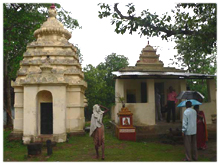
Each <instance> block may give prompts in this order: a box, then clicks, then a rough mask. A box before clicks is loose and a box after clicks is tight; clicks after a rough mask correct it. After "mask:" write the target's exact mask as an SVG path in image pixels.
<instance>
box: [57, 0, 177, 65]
mask: <svg viewBox="0 0 220 165" xmlns="http://www.w3.org/2000/svg"><path fill="white" fill-rule="evenodd" d="M100 2H105V3H108V4H110V5H114V3H115V2H119V5H118V8H119V9H120V10H121V9H124V12H122V13H123V14H126V7H125V5H127V4H128V3H130V2H131V1H121V0H117V1H115V2H113V1H109V2H108V1H99V0H92V1H88V0H87V1H86V0H80V1H73V2H72V1H70V2H68V3H66V1H60V2H59V3H60V4H61V6H62V7H63V8H64V9H65V10H67V11H71V12H72V17H73V18H74V19H77V20H78V22H79V24H80V26H82V29H75V30H73V32H72V38H71V39H70V40H69V42H71V43H73V44H74V45H75V44H77V45H78V47H79V48H80V51H81V53H82V55H83V62H82V66H83V67H85V66H86V65H88V64H92V65H93V66H97V65H98V64H99V63H100V62H104V58H105V57H106V56H107V55H110V54H111V53H116V54H118V55H124V56H125V57H127V58H128V59H129V65H130V66H134V65H135V64H136V61H137V60H139V55H140V53H141V51H142V49H143V48H144V47H145V46H146V45H147V42H148V40H149V42H150V45H151V46H154V47H155V48H156V47H157V54H160V60H162V61H163V62H164V65H165V66H168V64H170V63H171V61H169V59H170V58H173V55H174V54H176V52H177V51H176V50H174V46H175V43H174V42H167V41H165V40H162V39H161V38H160V37H154V38H149V39H148V38H147V37H146V36H142V37H141V38H140V36H139V35H138V32H134V33H133V34H132V35H130V34H129V33H128V32H126V33H125V34H124V35H121V34H117V33H116V32H114V29H115V25H111V23H110V22H111V18H110V17H109V18H103V19H100V18H99V17H98V11H100V7H99V6H98V5H97V4H98V3H100ZM134 4H135V8H136V11H137V12H138V13H141V11H142V10H146V9H149V10H150V12H152V13H154V12H156V13H157V14H159V15H162V14H163V13H165V12H168V11H169V12H170V11H171V9H174V6H175V3H174V2H173V1H154V2H150V3H149V1H143V0H142V1H140V0H136V1H135V2H134Z"/></svg>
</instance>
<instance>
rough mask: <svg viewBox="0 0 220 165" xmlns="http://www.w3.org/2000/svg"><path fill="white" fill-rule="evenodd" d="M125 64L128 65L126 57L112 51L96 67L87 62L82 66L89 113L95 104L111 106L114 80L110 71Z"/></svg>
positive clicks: (116, 69)
mask: <svg viewBox="0 0 220 165" xmlns="http://www.w3.org/2000/svg"><path fill="white" fill-rule="evenodd" d="M126 66H128V58H126V57H124V56H123V55H116V54H115V53H112V54H111V55H108V56H107V57H106V58H105V62H104V63H103V62H102V63H100V64H99V65H98V66H97V67H94V66H92V65H91V64H89V65H87V66H86V67H85V68H84V74H85V81H86V82H87V84H88V88H87V90H86V92H85V95H86V98H87V100H88V107H87V109H88V111H90V113H92V107H93V105H95V104H101V105H104V106H105V107H108V108H111V106H112V105H113V104H114V103H115V80H114V79H113V78H114V76H113V74H112V72H113V71H118V70H119V69H121V68H123V67H126ZM88 116H90V115H88Z"/></svg>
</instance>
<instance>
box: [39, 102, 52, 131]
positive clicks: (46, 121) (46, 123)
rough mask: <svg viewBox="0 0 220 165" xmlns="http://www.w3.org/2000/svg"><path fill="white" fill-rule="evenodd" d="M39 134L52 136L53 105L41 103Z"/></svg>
mask: <svg viewBox="0 0 220 165" xmlns="http://www.w3.org/2000/svg"><path fill="white" fill-rule="evenodd" d="M40 110H41V112H40V115H41V134H53V104H52V103H41V104H40Z"/></svg>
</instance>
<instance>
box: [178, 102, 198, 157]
mask: <svg viewBox="0 0 220 165" xmlns="http://www.w3.org/2000/svg"><path fill="white" fill-rule="evenodd" d="M191 107H192V102H191V101H187V102H186V108H187V109H186V110H185V111H184V113H183V123H182V135H183V137H184V147H185V153H186V158H185V159H184V160H185V161H191V160H194V161H197V160H198V153H197V142H196V131H197V125H196V120H197V113H196V111H195V110H194V109H192V108H191Z"/></svg>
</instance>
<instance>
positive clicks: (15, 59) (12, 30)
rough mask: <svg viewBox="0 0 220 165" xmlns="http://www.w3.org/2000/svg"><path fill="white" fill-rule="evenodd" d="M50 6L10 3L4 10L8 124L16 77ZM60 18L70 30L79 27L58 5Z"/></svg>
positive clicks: (5, 104) (5, 92)
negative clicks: (26, 51) (12, 82)
mask: <svg viewBox="0 0 220 165" xmlns="http://www.w3.org/2000/svg"><path fill="white" fill-rule="evenodd" d="M50 6H51V4H47V3H43V4H40V3H36V4H28V3H22V4H20V3H10V4H9V3H7V4H3V10H4V18H3V19H4V24H3V26H4V109H5V110H6V111H7V125H11V124H12V120H11V118H10V116H11V106H12V102H11V90H12V88H11V80H14V79H15V78H16V73H17V70H18V69H19V62H20V61H21V60H22V58H23V56H22V55H23V53H24V52H25V49H26V46H27V44H28V43H30V42H32V41H33V40H34V39H35V38H34V35H33V33H34V31H35V30H36V29H38V28H40V25H41V24H42V23H43V22H44V21H46V15H47V10H46V9H47V8H49V7H50ZM55 6H56V8H57V12H58V19H59V20H60V21H61V22H62V23H63V24H64V26H66V27H67V28H69V29H74V28H77V27H79V28H80V26H79V23H78V21H77V20H75V19H73V18H71V17H70V14H71V13H70V12H68V11H66V10H64V9H63V8H61V6H60V5H59V4H55Z"/></svg>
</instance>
